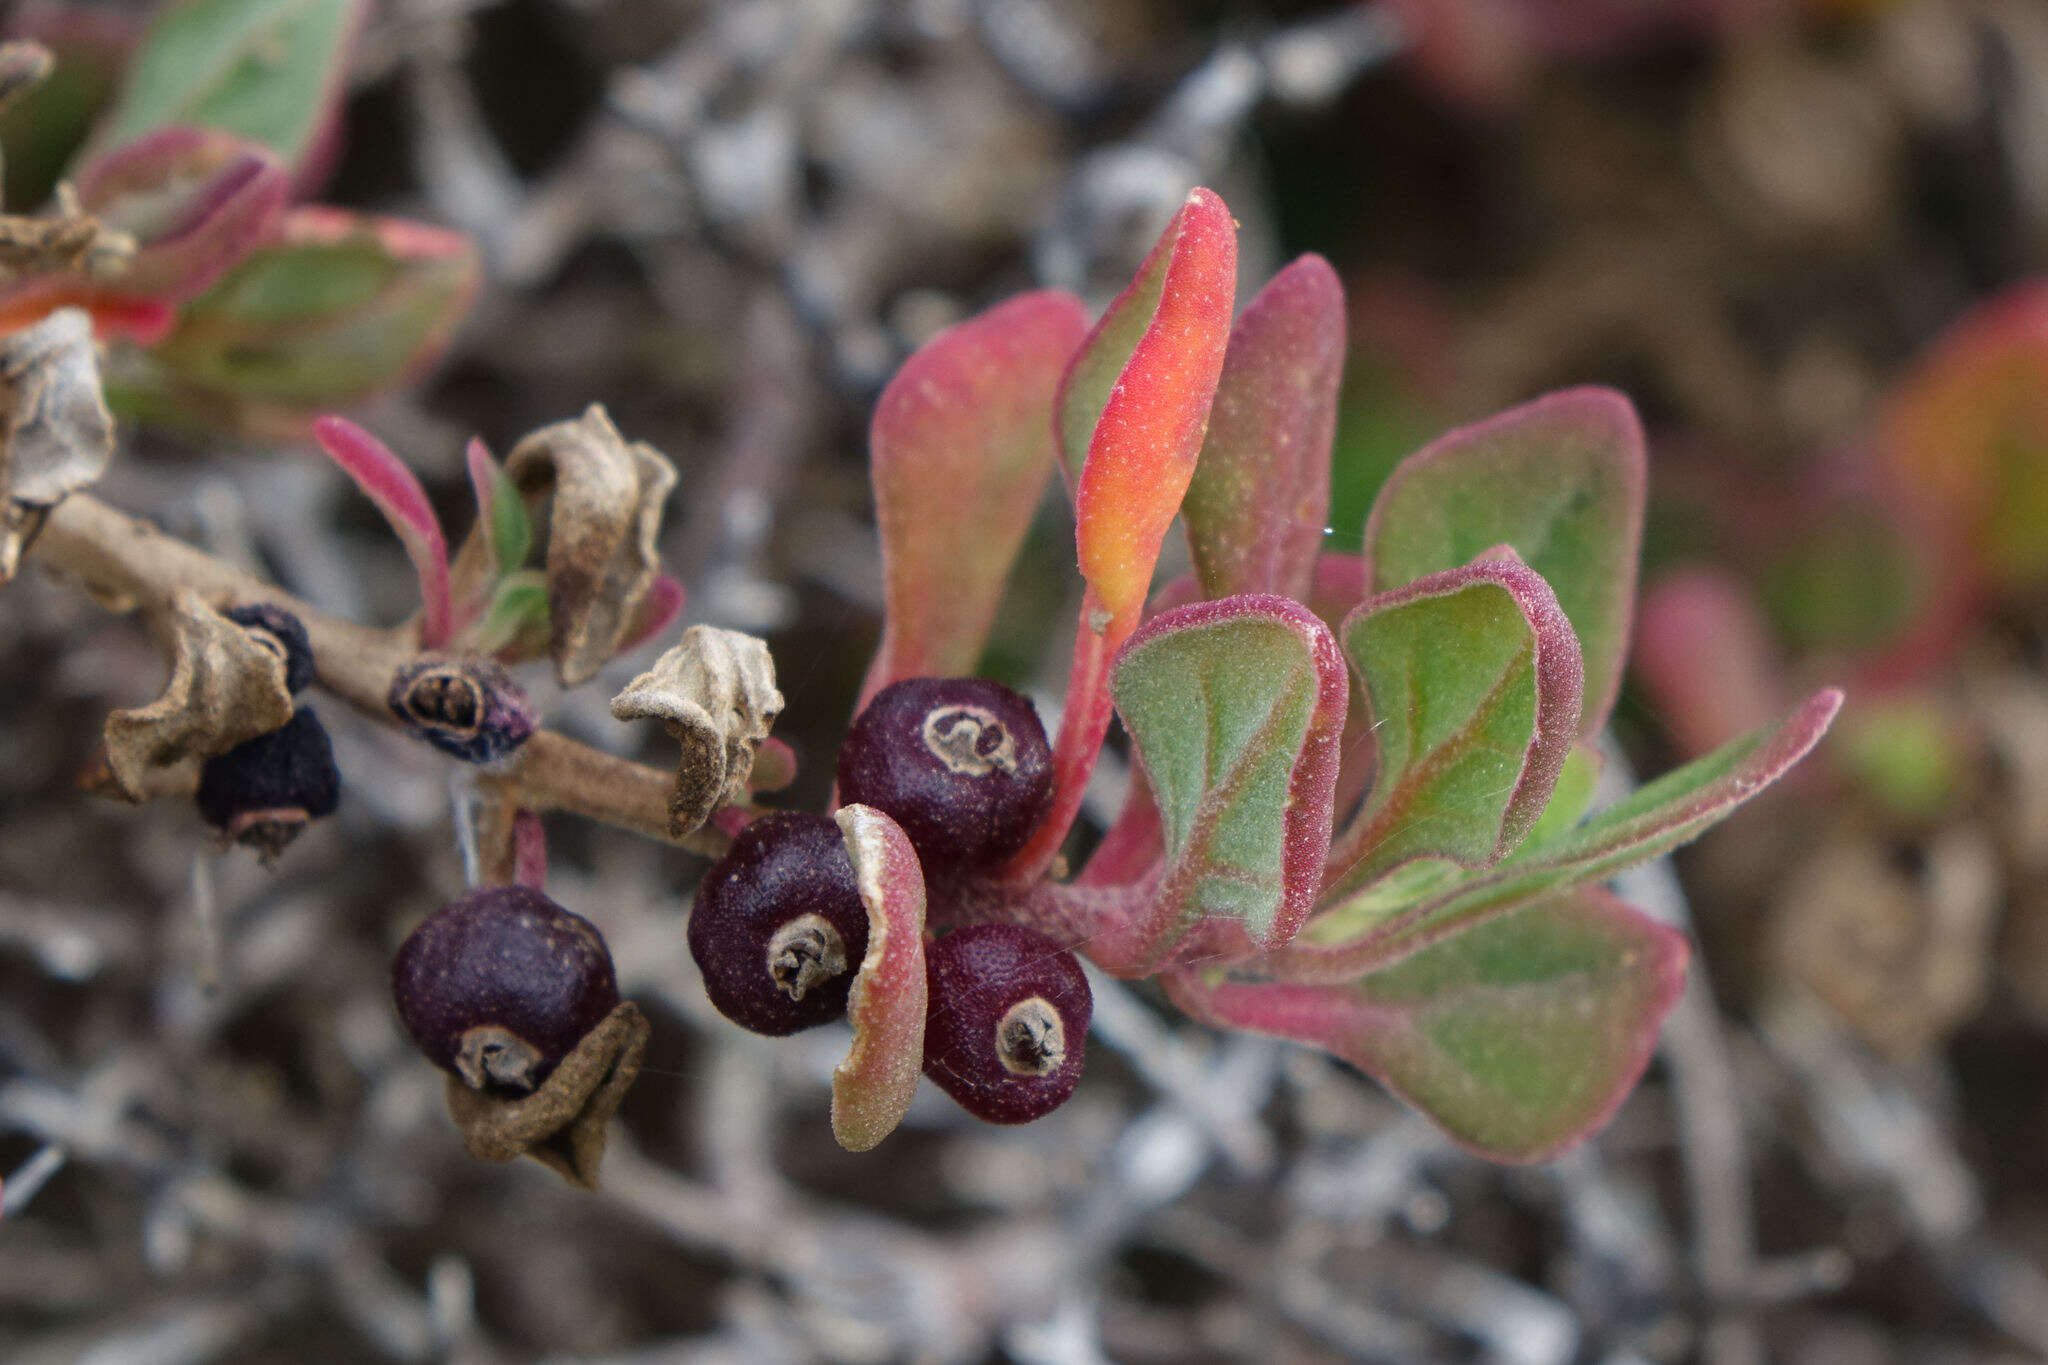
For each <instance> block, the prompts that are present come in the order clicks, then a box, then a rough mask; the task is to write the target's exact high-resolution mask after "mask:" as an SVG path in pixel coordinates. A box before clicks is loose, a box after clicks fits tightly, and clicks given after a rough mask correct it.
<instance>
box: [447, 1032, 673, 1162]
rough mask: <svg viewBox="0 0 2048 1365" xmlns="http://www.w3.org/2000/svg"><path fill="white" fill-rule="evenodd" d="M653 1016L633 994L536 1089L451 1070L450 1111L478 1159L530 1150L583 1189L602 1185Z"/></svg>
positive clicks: (511, 1158) (514, 1157)
mask: <svg viewBox="0 0 2048 1365" xmlns="http://www.w3.org/2000/svg"><path fill="white" fill-rule="evenodd" d="M647 1033H648V1029H647V1016H645V1015H643V1014H642V1013H641V1012H640V1007H639V1006H638V1005H635V1004H634V1003H633V1002H632V1001H630V1000H628V1001H626V1002H624V1003H623V1004H621V1005H620V1006H619V1007H618V1008H617V1009H615V1010H613V1011H612V1012H611V1013H610V1014H608V1015H606V1016H605V1019H604V1022H603V1023H601V1024H599V1025H598V1026H597V1027H596V1028H594V1029H592V1030H591V1031H590V1032H589V1033H586V1034H585V1035H583V1041H582V1042H580V1043H578V1044H576V1047H575V1048H574V1050H572V1051H571V1052H570V1053H569V1055H568V1056H567V1057H564V1058H563V1059H562V1061H561V1064H560V1065H558V1066H556V1067H555V1069H554V1071H553V1072H551V1073H550V1074H549V1075H548V1078H547V1080H546V1081H544V1082H542V1083H541V1087H540V1089H538V1090H536V1091H534V1092H533V1093H532V1094H531V1095H524V1096H521V1097H519V1098H517V1099H513V1098H511V1097H508V1096H504V1095H493V1094H489V1093H486V1092H484V1091H481V1090H472V1089H470V1088H469V1087H468V1086H466V1085H464V1084H463V1083H462V1082H461V1081H460V1080H457V1079H456V1078H455V1077H453V1076H450V1077H449V1078H448V1085H447V1099H448V1117H449V1118H451V1119H453V1120H454V1121H455V1127H456V1128H457V1129H458V1130H459V1131H460V1132H461V1134H462V1145H463V1146H464V1147H466V1148H467V1149H468V1150H469V1154H470V1155H471V1156H473V1157H475V1158H476V1159H477V1160H478V1161H514V1160H517V1159H518V1158H520V1157H522V1156H530V1157H532V1158H533V1159H534V1160H535V1161H538V1162H539V1163H540V1164H541V1165H543V1166H545V1167H547V1168H548V1169H549V1170H551V1171H553V1172H554V1173H555V1174H556V1175H559V1176H561V1177H562V1179H564V1180H566V1181H568V1182H569V1183H570V1184H571V1185H575V1186H577V1187H578V1188H580V1189H586V1190H594V1189H596V1188H597V1167H598V1163H599V1162H600V1161H601V1160H602V1159H603V1157H604V1143H605V1135H606V1130H607V1129H608V1128H609V1126H610V1124H611V1121H612V1115H614V1114H616V1113H618V1112H619V1105H620V1104H622V1103H624V1101H625V1098H626V1091H628V1090H629V1089H631V1088H632V1085H633V1080H634V1078H635V1077H637V1076H638V1075H639V1074H640V1061H641V1058H642V1057H644V1056H645V1055H646V1053H647Z"/></svg>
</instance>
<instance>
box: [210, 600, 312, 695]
mask: <svg viewBox="0 0 2048 1365" xmlns="http://www.w3.org/2000/svg"><path fill="white" fill-rule="evenodd" d="M227 617H228V620H230V621H233V622H234V623H235V624H236V625H238V626H246V627H247V628H248V629H249V630H250V631H252V632H257V633H258V635H257V638H258V639H261V640H263V641H264V642H265V643H266V644H274V645H275V646H276V647H277V649H278V651H279V653H281V654H282V655H283V656H284V686H285V691H287V692H290V693H291V694H292V695H293V696H297V695H298V694H299V693H301V692H303V691H305V690H306V689H307V688H308V687H309V686H311V685H312V682H313V641H312V640H311V639H310V638H308V636H307V635H306V627H305V624H304V623H303V622H302V621H300V620H299V618H298V617H296V616H294V615H292V614H291V613H290V612H288V611H286V610H285V609H284V608H283V607H280V606H278V605H277V604H276V603H274V602H251V603H250V604H249V605H247V606H243V607H231V608H229V609H228V613H227Z"/></svg>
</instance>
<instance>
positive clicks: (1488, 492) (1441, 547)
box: [1365, 388, 1645, 735]
mask: <svg viewBox="0 0 2048 1365" xmlns="http://www.w3.org/2000/svg"><path fill="white" fill-rule="evenodd" d="M1644 477H1645V476H1644V463H1643V432H1642V426H1641V424H1640V423H1639V422H1638V421H1637V420H1636V414H1635V409H1634V407H1633V406H1631V405H1630V403H1629V401H1628V399H1627V398H1625V397H1623V396H1622V395H1621V394H1618V393H1615V392H1614V391H1613V390H1611V389H1594V388H1582V389H1566V390H1564V391H1562V392H1560V393H1553V394H1550V395H1548V396H1547V397H1544V398H1539V399H1537V400H1536V401H1534V402H1532V403H1526V404H1524V405H1523V406H1521V407H1519V408H1514V409H1511V410H1510V411H1508V412H1504V413H1501V414H1500V415H1499V416H1497V417H1491V418H1488V419H1487V420H1486V421H1483V422H1479V423H1477V424H1475V425H1473V426H1469V427H1463V428H1460V429H1459V430H1457V431H1453V432H1451V433H1450V434H1449V435H1447V436H1444V437H1442V438H1440V439H1439V440H1437V441H1436V442H1434V443H1433V444H1431V445H1430V446H1428V447H1427V448H1425V449H1424V450H1422V451H1421V452H1419V453H1418V454H1415V455H1413V456H1410V457H1409V458H1408V459H1407V460H1405V461H1403V462H1402V464H1401V466H1400V468H1398V469H1396V470H1395V471H1394V473H1393V475H1392V477H1391V478H1389V479H1388V480H1387V483H1386V486H1385V487H1384V488H1383V489H1381V490H1380V495H1379V498H1378V499H1377V500H1376V501H1375V502H1374V503H1373V509H1372V516H1371V517H1370V518H1369V519H1368V520H1367V522H1366V527H1365V557H1366V560H1367V562H1368V563H1370V564H1371V565H1372V571H1373V586H1374V588H1375V589H1376V590H1378V591H1381V592H1384V591H1386V590H1388V589H1390V588H1398V587H1400V586H1401V585H1402V584H1404V583H1410V582H1413V581H1414V580H1415V579H1418V578H1421V577H1423V576H1424V575H1425V574H1432V573H1440V572H1442V571H1443V570H1445V569H1454V568H1457V567H1458V566H1460V565H1462V564H1469V563H1470V562H1471V561H1472V560H1473V559H1474V558H1476V557H1477V556H1479V555H1481V554H1483V553H1485V552H1486V551H1488V550H1489V549H1491V548H1493V547H1494V546H1497V545H1502V544H1506V545H1511V546H1513V547H1514V549H1515V551H1516V552H1517V553H1518V554H1520V555H1521V556H1522V558H1523V559H1524V560H1526V561H1528V564H1529V567H1530V568H1532V569H1534V570H1535V571H1536V572H1537V573H1539V574H1541V575H1543V578H1544V581H1546V582H1547V583H1549V584H1550V587H1551V590H1552V591H1553V592H1555V593H1556V594H1557V600H1558V603H1559V604H1560V605H1561V606H1562V607H1563V608H1564V613H1565V615H1566V616H1567V617H1569V618H1570V620H1571V624H1572V630H1573V631H1574V632H1575V633H1576V634H1577V635H1578V638H1579V648H1580V649H1581V651H1583V653H1584V656H1585V678H1586V684H1585V706H1584V709H1583V711H1582V712H1581V714H1580V718H1579V729H1580V733H1582V734H1585V735H1592V734H1597V733H1598V732H1599V730H1600V728H1601V727H1602V726H1603V725H1605V724H1606V723H1607V713H1608V711H1609V710H1610V709H1611V708H1612V707H1613V705H1614V695H1615V692H1616V690H1617V689H1618V688H1619V686H1620V683H1621V665H1622V659H1623V656H1624V655H1625V653H1626V652H1627V649H1628V636H1629V611H1630V608H1631V606H1632V604H1633V603H1634V601H1635V591H1636V559H1637V553H1638V550H1639V548H1640V546H1641V542H1642V532H1643V496H1644Z"/></svg>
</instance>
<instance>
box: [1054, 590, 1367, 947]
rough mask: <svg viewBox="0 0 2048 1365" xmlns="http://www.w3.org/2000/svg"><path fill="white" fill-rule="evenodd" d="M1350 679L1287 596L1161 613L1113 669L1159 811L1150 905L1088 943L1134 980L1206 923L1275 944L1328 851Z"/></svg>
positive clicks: (1313, 623)
mask: <svg viewBox="0 0 2048 1365" xmlns="http://www.w3.org/2000/svg"><path fill="white" fill-rule="evenodd" d="M1345 690H1346V678H1345V674H1344V665H1343V660H1342V658H1341V657H1340V656H1339V655H1338V652H1337V647H1336V641H1335V640H1334V639H1333V638H1332V637H1331V635H1330V633H1329V629H1328V627H1326V626H1324V625H1323V623H1322V622H1320V621H1318V620H1317V619H1316V618H1315V617H1314V615H1312V614H1311V613H1310V612H1309V611H1308V610H1307V609H1306V608H1305V607H1303V606H1301V605H1300V604H1299V603H1296V602H1293V601H1290V600H1288V599H1286V598H1283V597H1272V596H1262V595H1247V596H1241V597H1233V598H1226V599H1224V600H1223V601H1221V602H1204V603H1198V604H1196V605H1193V606H1189V607H1183V608H1179V609H1177V610H1175V611H1170V612H1167V613H1164V614H1163V615H1161V616H1158V617H1155V618H1154V619H1153V620H1152V621H1151V622H1148V623H1147V624H1146V625H1145V626H1144V627H1143V628H1142V629H1140V630H1139V632H1138V633H1137V634H1136V635H1134V636H1133V637H1132V639H1131V642H1130V644H1129V645H1128V646H1127V647H1126V648H1125V650H1124V652H1123V654H1122V655H1121V656H1120V657H1119V659H1118V661H1117V669H1116V678H1115V684H1114V694H1115V697H1116V703H1117V709H1118V711H1119V713H1120V714H1121V715H1122V716H1123V718H1124V724H1125V726H1126V727H1127V728H1128V729H1129V730H1130V732H1131V736H1132V742H1133V745H1134V746H1135V748H1136V750H1137V753H1138V758H1139V762H1140V764H1141V767H1142V771H1143V773H1144V779H1145V781H1146V783H1147V784H1148V786H1149V789H1150V790H1151V791H1152V793H1153V795H1154V800H1155V801H1156V803H1157V807H1158V811H1159V819H1160V826H1161V839H1162V842H1163V845H1164V853H1165V857H1164V864H1163V866H1162V868H1161V870H1160V874H1159V876H1158V879H1157V881H1156V884H1155V888H1154V894H1153V897H1152V903H1151V906H1150V908H1149V909H1148V910H1147V911H1145V912H1144V913H1142V914H1141V915H1139V916H1137V917H1136V919H1135V920H1134V921H1133V922H1132V923H1131V924H1129V925H1128V926H1124V927H1121V928H1119V929H1116V930H1113V931H1111V932H1110V933H1108V934H1105V935H1104V936H1103V937H1102V938H1101V939H1099V940H1097V941H1096V942H1095V943H1094V944H1092V945H1090V949H1089V951H1090V953H1091V955H1094V956H1095V957H1096V959H1097V961H1099V962H1101V963H1102V964H1103V966H1104V967H1105V968H1106V969H1108V970H1110V971H1114V972H1118V973H1119V974H1132V975H1143V974H1145V973H1146V972H1148V971H1150V970H1152V969H1154V968H1156V966H1157V965H1158V963H1159V962H1161V961H1163V960H1164V959H1165V957H1166V955H1167V954H1169V953H1170V952H1171V950H1172V949H1173V948H1174V947H1175V946H1176V945H1177V944H1179V943H1180V942H1181V941H1182V940H1183V939H1185V938H1187V937H1188V935H1189V934H1191V933H1193V932H1194V931H1195V930H1196V929H1197V928H1198V927H1201V926H1202V925H1204V924H1205V922H1211V921H1220V922H1221V923H1222V925H1224V926H1225V927H1226V928H1227V929H1228V930H1229V931H1230V935H1229V936H1230V937H1232V938H1233V939H1234V940H1236V941H1241V942H1242V943H1243V944H1244V945H1245V951H1253V950H1256V949H1258V948H1261V947H1268V946H1272V945H1275V944H1278V943H1283V942H1285V941H1286V940H1287V939H1288V938H1291V937H1292V936H1293V934H1294V932H1295V931H1296V929H1298V928H1299V926H1300V924H1301V921H1302V919H1303V918H1304V917H1305V916H1306V915H1307V913H1308V909H1309V906H1310V904H1311V902H1312V901H1313V898H1314V892H1315V885H1316V882H1317V881H1318V879H1319V878H1320V875H1321V870H1322V860H1323V853H1324V850H1325V849H1326V848H1327V847H1328V844H1329V832H1330V818H1331V812H1330V794H1331V790H1332V787H1333V785H1334V783H1335V781H1336V765H1337V739H1338V736H1339V734H1340V733H1341V732H1342V729H1343V724H1344V709H1345Z"/></svg>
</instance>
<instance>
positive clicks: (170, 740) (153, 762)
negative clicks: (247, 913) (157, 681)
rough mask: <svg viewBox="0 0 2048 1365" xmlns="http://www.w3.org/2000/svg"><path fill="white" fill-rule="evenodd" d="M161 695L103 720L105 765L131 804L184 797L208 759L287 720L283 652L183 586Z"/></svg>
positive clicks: (288, 702) (175, 608) (174, 615)
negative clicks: (105, 750)
mask: <svg viewBox="0 0 2048 1365" xmlns="http://www.w3.org/2000/svg"><path fill="white" fill-rule="evenodd" d="M170 624H171V631H172V642H171V646H172V650H173V657H172V663H171V680H170V682H169V683H167V684H165V686H164V694H163V695H162V696H161V697H158V698H157V699H156V700H155V701H153V702H151V703H150V704H149V705H147V706H139V707H134V708H132V709H129V710H124V711H116V712H114V713H113V714H112V715H110V716H108V717H107V725H106V732H105V735H106V745H107V766H108V767H109V768H110V769H111V770H112V772H113V775H114V780H115V782H117V783H118V784H119V785H120V788H121V790H122V791H123V792H124V793H125V794H126V795H127V796H128V797H129V798H130V799H132V800H136V801H149V800H153V799H155V798H156V797H160V796H189V795H191V794H192V793H193V792H194V791H195V790H196V789H197V788H198V786H199V768H200V765H201V764H202V763H204V762H205V761H206V760H207V759H209V758H211V757H213V755H215V754H223V753H226V752H227V751H228V750H229V749H232V748H234V747H235V746H236V745H237V744H240V743H241V742H242V741H244V740H248V739H254V738H255V737H256V736H258V735H261V734H267V733H268V732H270V731H272V730H275V729H277V728H278V727H279V726H280V725H283V724H284V723H285V722H286V721H289V720H290V719H291V718H292V698H291V693H290V692H288V691H286V690H285V685H284V677H285V667H284V655H283V654H281V653H280V652H278V651H277V650H276V649H275V648H273V647H271V646H270V645H268V644H266V643H264V642H262V641H261V640H259V638H258V634H257V633H256V632H253V631H250V630H248V629H246V628H245V627H242V626H238V625H236V624H235V623H234V622H233V621H230V620H228V619H227V617H225V616H222V615H221V614H220V613H219V612H217V611H215V610H213V608H211V607H209V606H207V605H206V602H205V601H204V600H203V599H202V598H201V597H200V596H199V594H198V593H196V592H193V591H192V590H191V589H189V588H188V589H185V590H183V591H181V592H179V593H178V594H177V596H176V597H174V598H173V599H172V600H171V621H170Z"/></svg>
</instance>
